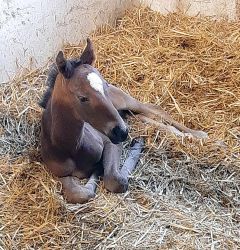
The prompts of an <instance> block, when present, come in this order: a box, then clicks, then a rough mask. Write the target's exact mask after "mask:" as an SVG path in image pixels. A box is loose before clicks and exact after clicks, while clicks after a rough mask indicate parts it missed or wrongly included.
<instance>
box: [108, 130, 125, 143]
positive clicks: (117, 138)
mask: <svg viewBox="0 0 240 250" xmlns="http://www.w3.org/2000/svg"><path fill="white" fill-rule="evenodd" d="M127 136H128V128H127V127H125V128H121V127H120V126H116V127H114V128H113V129H112V131H111V134H110V136H109V139H110V140H111V142H112V143H114V144H118V143H120V142H123V141H125V140H126V139H127Z"/></svg>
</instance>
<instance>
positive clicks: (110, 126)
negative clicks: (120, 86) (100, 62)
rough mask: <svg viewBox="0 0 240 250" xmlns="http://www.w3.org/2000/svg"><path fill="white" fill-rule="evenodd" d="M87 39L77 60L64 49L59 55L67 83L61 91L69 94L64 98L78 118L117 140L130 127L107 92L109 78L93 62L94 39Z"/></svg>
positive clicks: (119, 139)
mask: <svg viewBox="0 0 240 250" xmlns="http://www.w3.org/2000/svg"><path fill="white" fill-rule="evenodd" d="M87 42H88V43H87V47H86V48H85V50H84V52H83V53H82V55H81V57H80V59H79V61H78V62H77V63H75V64H72V63H71V62H70V61H67V60H65V58H64V56H63V53H62V52H60V53H59V54H58V56H57V59H56V63H57V66H58V69H59V71H60V73H61V74H62V76H59V77H60V78H61V77H62V82H63V84H64V85H65V87H64V88H63V89H64V91H63V93H62V95H66V97H67V98H66V97H65V98H63V99H67V100H68V105H69V106H70V107H71V108H72V111H73V113H74V115H75V117H76V118H77V119H79V120H82V121H85V122H87V123H89V124H90V125H92V127H94V128H95V129H97V130H98V131H100V132H101V133H103V134H105V135H106V136H107V137H109V139H110V140H111V141H112V142H113V143H115V144H117V143H119V142H122V141H124V140H125V139H126V138H127V135H128V129H127V127H126V125H125V123H124V121H123V120H122V118H121V116H120V115H119V114H118V111H117V110H116V109H115V107H114V106H113V104H112V102H111V100H110V98H109V96H108V91H107V88H108V85H107V82H106V81H105V80H104V79H103V77H102V76H101V74H100V73H99V72H98V71H97V70H96V69H95V68H94V67H92V66H91V65H92V64H93V62H94V60H95V55H94V51H93V46H92V43H91V41H90V40H89V39H88V40H87ZM59 77H58V80H60V78H59ZM64 78H65V79H64ZM60 98H61V97H60Z"/></svg>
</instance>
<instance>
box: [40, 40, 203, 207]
mask: <svg viewBox="0 0 240 250" xmlns="http://www.w3.org/2000/svg"><path fill="white" fill-rule="evenodd" d="M94 61H95V54H94V49H93V45H92V43H91V41H90V40H89V39H87V46H86V48H85V50H84V51H83V53H82V55H81V56H80V58H79V59H76V60H66V59H65V58H64V55H63V53H62V52H59V53H58V55H57V58H56V65H55V66H54V67H53V68H52V69H51V71H50V74H49V78H48V84H49V88H48V90H47V92H46V93H45V95H44V97H43V100H42V102H41V103H40V104H41V106H42V107H44V108H45V110H44V112H43V116H42V124H41V126H42V127H41V145H42V149H41V153H42V158H43V161H44V162H45V164H46V166H47V168H48V169H49V170H50V171H51V172H52V173H53V174H54V175H55V176H57V177H59V180H60V181H61V183H62V186H63V192H64V194H65V197H66V199H67V200H68V201H69V202H72V203H84V202H87V201H88V200H89V199H90V198H93V197H94V196H95V191H96V187H97V182H98V178H99V176H100V175H103V182H104V186H105V187H106V188H107V189H108V190H109V191H111V192H116V193H120V192H125V191H126V190H127V187H128V178H129V175H130V174H131V173H132V171H133V170H134V168H135V167H136V164H137V162H138V160H139V157H140V154H141V150H142V148H143V140H142V139H135V140H133V142H132V144H131V149H130V152H129V156H128V158H127V160H126V161H125V163H124V164H123V167H122V168H121V169H120V156H121V151H122V145H121V142H123V141H124V140H126V138H127V135H128V128H127V126H126V124H125V122H124V121H123V119H122V117H121V116H120V113H121V112H125V111H126V112H127V111H131V112H132V113H134V114H135V115H137V116H138V117H139V119H141V120H142V121H145V122H149V123H152V124H155V125H157V126H159V127H161V128H164V129H167V130H170V131H171V132H173V133H176V134H178V135H185V134H187V135H191V136H194V137H198V138H204V137H206V136H207V135H206V133H204V132H202V131H195V130H192V129H189V128H186V127H185V126H183V125H181V124H179V123H178V122H176V121H175V120H173V119H172V118H171V117H170V116H169V115H168V114H167V113H166V112H165V111H164V110H162V109H160V108H159V107H157V106H154V105H151V104H143V103H140V102H139V101H137V100H136V99H134V98H133V97H131V96H130V95H128V94H126V93H124V92H123V91H122V90H120V89H118V88H116V87H114V86H112V85H110V84H108V83H107V82H106V80H104V78H103V77H102V76H101V74H100V73H99V72H98V71H97V70H96V69H95V68H94V67H93V66H92V65H93V64H94ZM154 118H157V119H158V120H159V121H156V120H154ZM160 119H163V120H165V121H166V122H167V124H168V125H166V124H163V123H162V122H160V121H161V120H160ZM82 178H89V180H88V182H87V184H86V185H85V186H82V185H80V183H79V179H82Z"/></svg>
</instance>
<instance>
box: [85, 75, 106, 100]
mask: <svg viewBox="0 0 240 250" xmlns="http://www.w3.org/2000/svg"><path fill="white" fill-rule="evenodd" d="M87 79H88V81H89V82H90V85H91V87H92V88H93V89H95V90H96V91H98V92H100V93H101V94H102V95H103V96H104V91H103V81H102V79H101V78H100V77H99V76H98V74H96V73H94V72H91V73H89V74H88V75H87Z"/></svg>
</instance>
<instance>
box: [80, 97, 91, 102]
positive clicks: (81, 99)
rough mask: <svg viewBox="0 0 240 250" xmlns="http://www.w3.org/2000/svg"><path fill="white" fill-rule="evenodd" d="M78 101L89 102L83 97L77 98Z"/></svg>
mask: <svg viewBox="0 0 240 250" xmlns="http://www.w3.org/2000/svg"><path fill="white" fill-rule="evenodd" d="M78 99H79V101H80V102H87V101H89V99H88V98H87V97H85V96H78Z"/></svg>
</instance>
